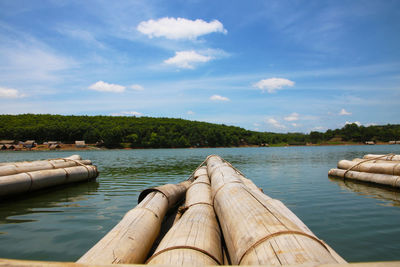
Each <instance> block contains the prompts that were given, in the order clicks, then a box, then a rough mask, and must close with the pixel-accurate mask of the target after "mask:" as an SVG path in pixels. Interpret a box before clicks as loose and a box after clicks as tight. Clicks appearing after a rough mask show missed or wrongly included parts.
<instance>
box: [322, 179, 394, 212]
mask: <svg viewBox="0 0 400 267" xmlns="http://www.w3.org/2000/svg"><path fill="white" fill-rule="evenodd" d="M329 179H330V180H331V181H332V182H333V183H335V184H337V185H338V186H340V188H343V189H347V190H350V191H352V192H355V193H357V194H358V195H361V196H365V197H367V198H371V197H372V198H375V199H378V200H382V201H384V203H383V204H380V205H388V206H397V207H400V190H398V189H396V188H391V187H388V186H381V185H375V184H374V185H372V184H368V183H362V182H357V181H352V180H349V179H345V180H343V179H341V178H336V177H329Z"/></svg>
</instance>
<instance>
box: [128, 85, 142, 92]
mask: <svg viewBox="0 0 400 267" xmlns="http://www.w3.org/2000/svg"><path fill="white" fill-rule="evenodd" d="M129 88H130V89H132V90H135V91H143V90H144V88H143V86H141V85H139V84H132V85H131V86H129Z"/></svg>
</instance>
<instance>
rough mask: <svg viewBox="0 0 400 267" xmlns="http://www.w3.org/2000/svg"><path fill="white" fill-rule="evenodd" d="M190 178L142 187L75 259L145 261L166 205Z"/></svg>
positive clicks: (181, 193)
mask: <svg viewBox="0 0 400 267" xmlns="http://www.w3.org/2000/svg"><path fill="white" fill-rule="evenodd" d="M190 183H191V182H190V181H184V182H182V183H180V184H177V185H173V184H167V185H164V186H160V187H156V188H152V189H148V190H145V191H143V192H142V193H141V194H140V197H139V204H138V205H137V206H136V207H135V208H134V209H132V210H130V211H128V212H127V213H126V214H125V216H124V217H123V218H122V220H121V221H120V222H119V223H118V224H117V225H116V226H115V227H114V228H113V229H112V230H111V231H110V232H108V234H107V235H105V236H104V237H103V238H102V239H101V240H100V241H99V242H98V243H97V244H96V245H94V246H93V247H92V248H91V249H90V250H89V251H87V252H86V253H85V254H84V255H83V256H82V257H81V258H80V259H79V260H78V261H77V262H78V263H85V264H112V263H138V264H140V263H144V261H145V260H146V258H147V255H148V253H149V251H150V249H151V247H152V245H153V242H154V241H155V240H156V238H157V236H158V234H159V232H160V228H161V223H162V221H163V219H164V216H165V214H166V213H167V211H168V209H169V208H171V207H174V206H175V205H176V204H177V202H178V201H179V200H180V199H181V198H182V197H183V196H184V194H185V192H186V190H187V188H188V187H189V185H190Z"/></svg>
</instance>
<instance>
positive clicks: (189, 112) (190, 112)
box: [186, 110, 194, 115]
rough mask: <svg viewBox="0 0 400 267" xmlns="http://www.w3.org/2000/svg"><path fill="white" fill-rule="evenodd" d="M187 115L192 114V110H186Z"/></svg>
mask: <svg viewBox="0 0 400 267" xmlns="http://www.w3.org/2000/svg"><path fill="white" fill-rule="evenodd" d="M186 113H187V114H188V115H194V112H193V111H191V110H189V111H188V112H186Z"/></svg>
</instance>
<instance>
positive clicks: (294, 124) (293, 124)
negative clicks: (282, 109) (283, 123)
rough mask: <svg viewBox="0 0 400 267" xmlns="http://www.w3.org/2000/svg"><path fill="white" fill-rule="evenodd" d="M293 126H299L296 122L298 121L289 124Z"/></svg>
mask: <svg viewBox="0 0 400 267" xmlns="http://www.w3.org/2000/svg"><path fill="white" fill-rule="evenodd" d="M291 125H292V126H293V127H299V126H300V124H298V123H292V124H291Z"/></svg>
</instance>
